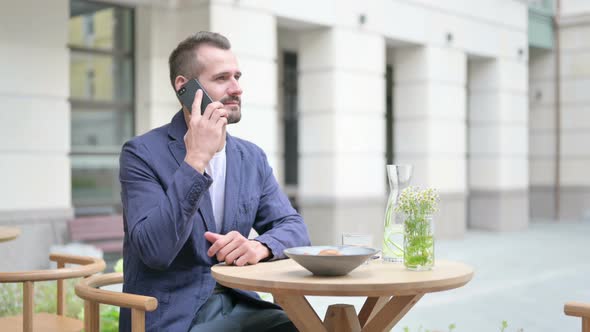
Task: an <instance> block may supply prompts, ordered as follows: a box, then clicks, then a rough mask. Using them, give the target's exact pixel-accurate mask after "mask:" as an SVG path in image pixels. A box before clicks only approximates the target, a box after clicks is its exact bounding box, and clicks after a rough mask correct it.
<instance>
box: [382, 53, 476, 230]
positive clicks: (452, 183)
mask: <svg viewBox="0 0 590 332" xmlns="http://www.w3.org/2000/svg"><path fill="white" fill-rule="evenodd" d="M466 61H467V60H466V56H465V53H463V52H462V51H460V50H456V49H450V48H442V47H433V46H424V47H411V48H400V49H396V50H395V51H394V60H393V62H394V66H393V70H394V88H393V89H394V90H393V96H394V97H393V99H394V108H393V112H394V159H395V163H396V164H412V165H414V174H413V176H412V181H411V185H413V186H418V187H421V188H426V187H432V188H435V189H436V190H437V191H438V192H439V194H440V197H441V201H440V211H439V212H438V213H437V215H436V216H435V225H436V228H435V232H436V236H437V237H438V238H452V237H461V236H462V235H463V234H464V232H465V228H466V216H465V211H466V194H465V191H466V161H465V152H466V124H465V120H466V89H465V84H466V83H465V81H466V66H467V65H466Z"/></svg>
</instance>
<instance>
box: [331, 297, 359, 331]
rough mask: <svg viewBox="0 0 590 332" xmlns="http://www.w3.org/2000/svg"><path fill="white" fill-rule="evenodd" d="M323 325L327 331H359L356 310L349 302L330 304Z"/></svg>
mask: <svg viewBox="0 0 590 332" xmlns="http://www.w3.org/2000/svg"><path fill="white" fill-rule="evenodd" d="M324 326H326V330H328V332H360V331H361V325H360V324H359V319H358V318H357V316H356V310H355V309H354V306H353V305H350V304H332V305H331V306H329V307H328V311H327V312H326V318H324Z"/></svg>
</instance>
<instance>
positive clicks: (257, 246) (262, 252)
mask: <svg viewBox="0 0 590 332" xmlns="http://www.w3.org/2000/svg"><path fill="white" fill-rule="evenodd" d="M250 241H251V242H252V243H254V250H256V255H257V256H258V261H259V262H264V261H267V260H269V259H271V258H272V252H271V251H270V249H269V248H268V247H267V246H266V244H264V243H262V242H260V241H257V240H250Z"/></svg>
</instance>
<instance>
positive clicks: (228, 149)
mask: <svg viewBox="0 0 590 332" xmlns="http://www.w3.org/2000/svg"><path fill="white" fill-rule="evenodd" d="M169 63H170V81H171V83H172V87H173V88H174V90H175V91H178V90H179V89H180V88H181V87H182V86H183V85H184V84H185V83H186V82H188V81H189V80H191V79H194V78H196V79H198V81H199V82H200V83H201V86H202V87H203V89H204V90H205V91H206V92H207V93H208V95H209V96H210V97H211V99H212V100H213V102H212V103H210V104H209V105H208V106H207V107H206V109H205V111H204V113H203V114H202V115H201V100H202V98H203V92H202V91H201V90H198V91H197V92H196V94H195V98H194V102H193V104H192V107H191V109H189V108H188V107H186V106H183V109H182V110H181V111H179V112H178V113H176V115H175V116H174V117H173V118H172V121H171V123H170V124H167V125H165V126H163V127H160V128H156V129H154V130H152V131H150V132H148V133H146V134H144V135H141V136H139V137H135V138H133V139H131V140H130V141H129V142H127V143H125V145H124V146H123V151H122V153H121V160H120V180H121V186H122V194H121V195H122V201H123V211H124V223H125V241H124V249H123V256H124V264H125V267H124V271H125V281H124V284H123V291H124V292H128V293H133V294H143V295H148V296H153V297H156V298H157V299H158V303H159V304H158V309H156V310H155V311H154V312H152V313H147V314H146V329H147V330H148V331H182V332H186V331H189V330H190V331H192V332H197V331H291V330H296V329H295V327H294V326H293V324H292V323H291V321H290V320H289V319H288V318H287V316H286V314H285V313H284V312H283V311H282V310H281V309H280V308H279V307H278V306H276V305H274V304H273V303H269V302H265V301H262V300H260V298H259V297H258V296H257V295H256V294H255V293H253V292H247V291H242V290H238V289H227V288H224V287H221V286H220V285H218V284H216V282H215V280H214V279H213V277H212V276H211V266H212V265H213V264H216V263H219V262H225V263H226V264H233V265H237V266H243V265H246V264H257V263H258V262H260V261H266V260H274V259H281V258H284V257H285V256H284V254H283V249H285V248H289V247H295V246H304V245H309V236H308V233H307V228H306V226H305V224H304V223H303V220H302V218H301V216H300V215H299V214H298V213H297V212H296V211H295V209H293V207H292V206H291V204H290V203H289V200H288V199H287V197H286V196H285V194H284V193H283V192H282V191H281V190H280V188H279V186H278V184H277V181H276V179H275V177H274V176H273V173H272V169H271V168H270V166H269V164H268V161H267V158H266V155H265V154H264V152H263V151H262V150H261V149H260V148H259V147H258V146H256V145H254V144H252V143H250V142H247V141H245V140H242V139H239V138H236V137H233V136H230V135H229V134H227V133H226V125H227V124H232V123H237V122H239V121H240V118H241V111H242V109H241V95H242V89H241V88H240V83H239V79H240V76H241V75H242V73H241V72H240V70H239V68H238V63H237V59H236V57H235V55H234V54H233V52H232V51H231V49H230V43H229V41H228V40H227V38H225V37H224V36H222V35H220V34H217V33H211V32H199V33H197V34H196V35H193V36H190V37H189V38H187V39H185V40H184V41H182V42H181V43H180V44H179V45H178V46H177V47H176V49H175V50H174V51H173V52H172V54H171V55H170V60H169ZM251 228H254V229H255V230H256V231H257V232H258V234H260V236H258V237H257V238H255V239H253V240H248V239H247V238H246V237H247V236H248V234H249V232H250V230H251ZM129 329H130V314H129V310H125V309H122V310H121V317H120V330H121V331H127V330H129Z"/></svg>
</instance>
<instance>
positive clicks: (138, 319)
mask: <svg viewBox="0 0 590 332" xmlns="http://www.w3.org/2000/svg"><path fill="white" fill-rule="evenodd" d="M131 331H132V332H144V331H145V311H142V310H139V309H135V308H132V309H131Z"/></svg>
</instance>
